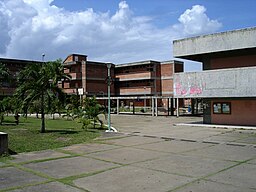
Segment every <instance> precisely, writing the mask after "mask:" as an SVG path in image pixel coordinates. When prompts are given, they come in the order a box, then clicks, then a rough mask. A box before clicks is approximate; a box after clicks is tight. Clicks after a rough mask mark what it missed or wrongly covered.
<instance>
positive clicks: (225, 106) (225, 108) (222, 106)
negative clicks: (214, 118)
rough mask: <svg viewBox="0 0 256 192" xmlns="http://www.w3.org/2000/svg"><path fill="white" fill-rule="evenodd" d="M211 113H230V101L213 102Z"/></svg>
mask: <svg viewBox="0 0 256 192" xmlns="http://www.w3.org/2000/svg"><path fill="white" fill-rule="evenodd" d="M213 114H231V103H230V102H214V103H213Z"/></svg>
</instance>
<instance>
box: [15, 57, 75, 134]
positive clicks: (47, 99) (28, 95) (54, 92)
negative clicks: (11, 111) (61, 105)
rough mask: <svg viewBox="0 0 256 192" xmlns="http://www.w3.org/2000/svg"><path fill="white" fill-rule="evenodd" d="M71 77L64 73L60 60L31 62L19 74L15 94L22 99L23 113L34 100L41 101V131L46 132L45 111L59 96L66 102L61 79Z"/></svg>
mask: <svg viewBox="0 0 256 192" xmlns="http://www.w3.org/2000/svg"><path fill="white" fill-rule="evenodd" d="M65 78H70V77H69V76H68V75H66V74H65V73H64V69H63V65H62V64H61V62H60V60H57V61H54V62H47V63H35V64H30V65H27V66H26V67H25V69H24V70H22V71H21V72H20V74H19V76H18V84H19V86H18V88H17V89H16V93H15V96H16V97H17V98H18V99H19V100H20V101H22V105H21V106H22V109H23V113H27V112H28V109H29V108H30V107H31V106H32V105H33V102H35V101H38V102H39V103H40V113H41V132H42V133H44V132H45V112H46V110H47V109H49V108H50V107H51V106H52V103H53V101H54V100H55V99H56V98H58V99H59V100H60V101H61V102H64V98H65V96H64V93H63V92H62V90H61V89H60V88H59V87H58V82H59V80H61V79H65Z"/></svg>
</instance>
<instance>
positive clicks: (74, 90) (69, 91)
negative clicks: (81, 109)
mask: <svg viewBox="0 0 256 192" xmlns="http://www.w3.org/2000/svg"><path fill="white" fill-rule="evenodd" d="M62 90H63V92H64V93H67V94H68V95H70V94H78V92H77V89H76V88H70V89H62Z"/></svg>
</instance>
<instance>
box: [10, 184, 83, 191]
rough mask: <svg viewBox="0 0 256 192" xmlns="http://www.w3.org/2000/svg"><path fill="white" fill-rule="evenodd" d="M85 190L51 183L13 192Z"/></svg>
mask: <svg viewBox="0 0 256 192" xmlns="http://www.w3.org/2000/svg"><path fill="white" fill-rule="evenodd" d="M82 191H83V190H80V189H78V188H75V187H71V186H69V185H65V184H63V183H59V182H51V183H45V184H40V185H35V186H30V187H24V188H22V189H16V190H13V191H12V192H82Z"/></svg>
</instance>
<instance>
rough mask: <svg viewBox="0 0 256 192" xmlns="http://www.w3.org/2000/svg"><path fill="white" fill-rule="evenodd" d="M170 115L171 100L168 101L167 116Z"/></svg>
mask: <svg viewBox="0 0 256 192" xmlns="http://www.w3.org/2000/svg"><path fill="white" fill-rule="evenodd" d="M169 115H170V98H169V97H168V99H167V116H169Z"/></svg>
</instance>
